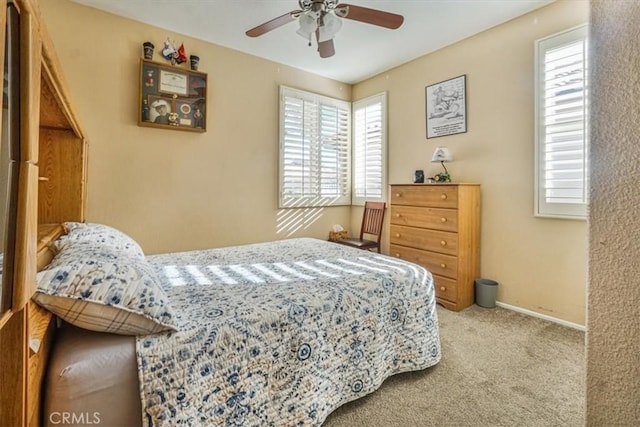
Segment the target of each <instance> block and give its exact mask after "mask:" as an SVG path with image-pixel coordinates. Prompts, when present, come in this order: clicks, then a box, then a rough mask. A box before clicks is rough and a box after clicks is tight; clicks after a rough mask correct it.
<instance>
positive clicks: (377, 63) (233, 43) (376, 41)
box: [73, 0, 554, 83]
mask: <svg viewBox="0 0 640 427" xmlns="http://www.w3.org/2000/svg"><path fill="white" fill-rule="evenodd" d="M73 1H76V2H77V3H81V4H84V5H88V6H92V7H95V8H97V9H102V10H104V11H107V12H111V13H114V14H116V15H121V16H125V17H128V18H131V19H134V20H136V21H141V22H144V23H147V24H151V25H155V26H158V27H161V28H165V29H167V30H168V32H167V36H170V37H171V38H172V39H175V41H176V42H177V44H180V43H181V40H180V37H179V35H177V34H175V33H178V34H184V35H188V36H191V37H195V38H198V39H202V40H206V41H209V42H211V43H215V44H218V45H222V46H226V47H229V48H232V49H236V50H239V51H242V52H246V53H249V54H252V55H256V56H259V57H262V58H266V59H269V60H272V61H275V62H278V63H282V64H286V65H289V66H292V67H295V68H300V69H302V70H306V71H310V72H312V73H315V74H319V75H322V76H325V77H329V78H332V79H336V80H338V81H341V82H344V83H356V82H359V81H362V80H364V79H366V78H368V77H371V76H374V75H376V74H378V73H380V72H383V71H385V70H388V69H390V68H392V67H395V66H397V65H400V64H403V63H405V62H408V61H410V60H412V59H415V58H417V57H419V56H422V55H425V54H427V53H429V52H433V51H435V50H437V49H440V48H442V47H444V46H447V45H449V44H452V43H455V42H456V41H459V40H462V39H464V38H466V37H469V36H471V35H473V34H476V33H478V32H481V31H483V30H486V29H488V28H491V27H493V26H496V25H498V24H500V23H502V22H505V21H508V20H510V19H513V18H515V17H517V16H519V15H522V14H525V13H527V12H529V11H531V10H534V9H537V8H539V7H542V6H544V5H546V4H549V3H551V2H553V1H554V0H395V1H394V0H390V1H383V0H347V1H346V2H345V3H352V4H354V5H357V6H364V7H369V8H373V9H381V10H384V11H388V12H393V13H397V14H400V15H403V16H404V18H405V20H404V23H403V25H402V26H401V27H400V28H399V29H397V30H388V29H385V28H380V27H377V26H373V25H369V24H364V23H361V22H356V21H351V20H348V19H344V20H343V26H342V29H341V30H340V31H339V32H338V34H337V35H336V36H335V39H334V44H335V49H336V54H335V56H333V57H331V58H326V59H321V58H320V57H319V56H318V53H317V52H316V48H315V44H314V46H313V47H308V46H307V41H306V40H305V39H304V38H302V37H300V36H299V35H297V34H296V30H297V29H298V23H297V22H291V23H288V24H286V25H284V26H282V27H280V28H278V29H276V30H273V31H271V32H269V33H267V34H265V35H263V36H260V37H257V38H250V37H247V36H246V35H245V34H244V33H245V31H247V30H249V29H251V28H253V27H255V26H257V25H260V24H262V23H263V22H266V21H269V20H271V19H273V18H275V17H277V16H280V15H283V14H285V13H287V12H289V11H292V10H295V9H298V8H299V7H298V2H297V0H73ZM143 41H144V40H143ZM159 42H160V41H158V43H159ZM185 49H186V51H187V54H189V53H194V54H195V53H196V52H190V50H189V46H188V45H185ZM199 54H200V56H203V55H206V53H204V52H203V53H199Z"/></svg>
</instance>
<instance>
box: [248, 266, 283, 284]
mask: <svg viewBox="0 0 640 427" xmlns="http://www.w3.org/2000/svg"><path fill="white" fill-rule="evenodd" d="M251 267H253V268H255V269H256V270H259V271H260V272H261V273H264V274H266V275H267V276H269V277H272V278H274V279H275V280H277V281H279V282H290V281H291V279H289V278H288V277H284V276H281V275H280V274H278V273H277V272H275V271H273V270H272V269H270V268H269V267H267V266H266V265H264V264H251Z"/></svg>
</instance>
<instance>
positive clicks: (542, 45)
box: [535, 26, 589, 218]
mask: <svg viewBox="0 0 640 427" xmlns="http://www.w3.org/2000/svg"><path fill="white" fill-rule="evenodd" d="M588 88H589V86H588V70H587V26H581V27H578V28H575V29H573V30H570V31H566V32H563V33H560V34H556V35H553V36H550V37H547V38H545V39H542V40H538V41H536V103H537V105H536V119H535V120H536V191H535V193H536V200H535V202H536V203H535V206H536V212H535V214H536V215H537V216H550V217H561V218H585V217H586V213H587V204H588V185H589V182H588V172H589V170H588V169H589V164H588V141H589V139H588V138H589V135H588V127H589V126H588V124H589V123H588V108H589V91H588Z"/></svg>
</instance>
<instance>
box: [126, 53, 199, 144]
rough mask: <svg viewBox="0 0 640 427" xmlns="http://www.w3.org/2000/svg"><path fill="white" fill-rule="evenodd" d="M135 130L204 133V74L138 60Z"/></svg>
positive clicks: (146, 60)
mask: <svg viewBox="0 0 640 427" xmlns="http://www.w3.org/2000/svg"><path fill="white" fill-rule="evenodd" d="M138 106H139V108H138V126H143V127H154V128H160V129H171V130H181V131H188V132H206V131H207V110H206V106H207V74H206V73H203V72H200V71H195V70H189V69H186V68H180V67H177V66H172V65H169V64H162V63H159V62H154V61H151V60H148V59H144V58H141V59H140V96H139V104H138Z"/></svg>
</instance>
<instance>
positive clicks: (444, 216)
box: [391, 206, 458, 232]
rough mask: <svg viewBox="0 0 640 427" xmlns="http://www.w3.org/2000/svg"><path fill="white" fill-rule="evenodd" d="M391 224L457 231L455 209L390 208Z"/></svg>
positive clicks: (456, 212) (456, 213)
mask: <svg viewBox="0 0 640 427" xmlns="http://www.w3.org/2000/svg"><path fill="white" fill-rule="evenodd" d="M391 224H397V225H408V226H410V227H418V228H431V229H433V230H442V231H452V232H456V231H458V211H457V210H455V209H442V208H423V207H414V206H391Z"/></svg>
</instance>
